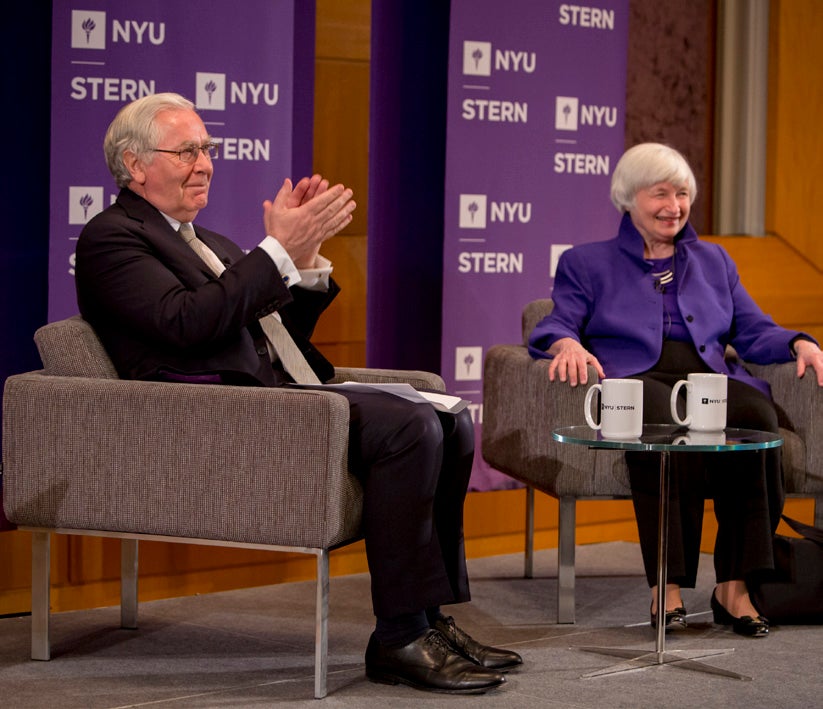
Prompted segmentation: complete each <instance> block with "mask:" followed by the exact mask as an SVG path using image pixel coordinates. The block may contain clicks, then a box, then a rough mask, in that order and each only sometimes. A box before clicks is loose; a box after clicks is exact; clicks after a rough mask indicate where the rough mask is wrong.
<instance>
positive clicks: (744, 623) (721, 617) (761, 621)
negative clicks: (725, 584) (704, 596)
mask: <svg viewBox="0 0 823 709" xmlns="http://www.w3.org/2000/svg"><path fill="white" fill-rule="evenodd" d="M711 606H712V615H713V616H714V622H715V623H717V624H718V625H731V626H732V630H734V632H735V633H737V634H738V635H745V636H746V637H749V638H765V637H766V636H767V635H768V634H769V621H768V619H767V618H764V617H763V616H762V615H759V616H757V618H752V617H751V616H750V615H744V616H741V617H740V618H735V617H734V616H733V615H732V614H731V613H729V611H727V610H726V609H725V608H724V607H723V605H722V604H721V603H720V601H718V600H717V589H715V590H714V591H712V600H711Z"/></svg>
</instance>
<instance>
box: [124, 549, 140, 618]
mask: <svg viewBox="0 0 823 709" xmlns="http://www.w3.org/2000/svg"><path fill="white" fill-rule="evenodd" d="M138 543H139V542H138V541H137V540H136V539H121V540H120V627H121V628H130V629H133V628H136V627H137V577H138V568H139V564H138V561H139V559H138V546H137V545H138Z"/></svg>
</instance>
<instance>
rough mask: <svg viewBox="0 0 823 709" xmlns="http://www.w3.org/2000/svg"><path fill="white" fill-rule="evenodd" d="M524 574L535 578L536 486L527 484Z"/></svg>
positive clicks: (526, 576)
mask: <svg viewBox="0 0 823 709" xmlns="http://www.w3.org/2000/svg"><path fill="white" fill-rule="evenodd" d="M523 576H524V577H525V578H527V579H533V578H534V488H533V487H532V486H531V485H528V486H526V556H525V560H524V566H523Z"/></svg>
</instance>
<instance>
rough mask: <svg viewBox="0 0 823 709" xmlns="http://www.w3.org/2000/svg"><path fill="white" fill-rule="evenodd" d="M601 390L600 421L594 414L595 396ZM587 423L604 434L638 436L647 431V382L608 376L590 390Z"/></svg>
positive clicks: (624, 437) (586, 409) (623, 437)
mask: <svg viewBox="0 0 823 709" xmlns="http://www.w3.org/2000/svg"><path fill="white" fill-rule="evenodd" d="M598 391H599V392H600V423H596V422H595V421H594V418H593V417H592V399H593V398H594V394H595V392H598ZM583 414H584V415H585V416H586V423H587V424H589V426H590V427H591V428H593V429H594V430H596V431H600V435H601V436H603V438H614V439H634V438H639V437H640V434H641V433H643V382H642V381H641V380H639V379H604V380H603V381H602V382H600V383H599V384H593V385H592V386H591V387H589V390H588V391H587V392H586V400H585V403H584V404H583Z"/></svg>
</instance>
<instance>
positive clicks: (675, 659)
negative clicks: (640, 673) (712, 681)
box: [574, 647, 751, 680]
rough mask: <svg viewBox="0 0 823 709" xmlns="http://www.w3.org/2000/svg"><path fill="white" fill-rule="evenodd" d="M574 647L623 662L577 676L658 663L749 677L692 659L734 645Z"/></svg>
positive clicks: (636, 668)
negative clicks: (713, 647)
mask: <svg viewBox="0 0 823 709" xmlns="http://www.w3.org/2000/svg"><path fill="white" fill-rule="evenodd" d="M574 649H576V650H583V651H584V652H597V653H600V654H601V655H611V656H612V657H622V658H625V660H626V662H620V663H618V664H616V665H610V666H609V667H605V668H603V669H602V670H595V671H594V672H587V673H586V674H584V675H581V676H580V679H591V678H593V677H602V676H604V675H613V674H618V673H620V672H633V671H637V670H645V669H647V668H649V667H656V666H658V665H671V666H672V667H679V668H681V669H684V670H694V671H696V672H706V673H708V674H713V675H720V676H722V677H731V678H732V679H742V680H751V677H747V676H746V675H741V674H738V673H737V672H731V671H729V670H723V669H720V668H719V667H714V666H712V665H707V664H706V663H704V662H695V660H700V659H703V658H705V657H714V656H715V655H727V654H728V653H730V652H734V648H731V649H729V650H664V651H662V652H657V651H655V650H650V651H646V652H644V651H643V650H640V649H639V648H636V647H635V648H630V647H578V648H574Z"/></svg>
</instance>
